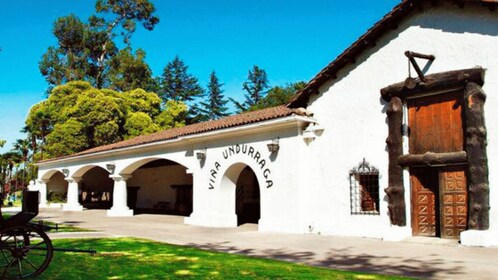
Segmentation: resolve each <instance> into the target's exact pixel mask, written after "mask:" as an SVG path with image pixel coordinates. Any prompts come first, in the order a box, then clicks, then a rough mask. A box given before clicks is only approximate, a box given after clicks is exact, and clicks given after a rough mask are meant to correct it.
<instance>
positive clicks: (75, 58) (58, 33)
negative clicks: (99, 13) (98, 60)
mask: <svg viewBox="0 0 498 280" xmlns="http://www.w3.org/2000/svg"><path fill="white" fill-rule="evenodd" d="M85 28H86V25H85V24H84V23H83V22H82V21H81V20H80V19H79V18H78V17H76V16H75V15H73V14H71V15H69V16H66V17H60V18H58V19H57V20H56V21H55V23H54V27H53V34H54V36H55V37H56V38H57V41H58V46H57V47H53V46H52V47H49V48H48V50H47V52H46V53H45V54H44V55H43V56H42V59H41V61H40V64H39V68H40V72H41V73H42V75H43V76H45V79H46V80H47V82H48V83H49V85H51V86H53V85H60V84H64V83H67V82H68V81H73V80H81V79H83V78H85V77H86V75H87V74H88V71H89V70H88V64H87V53H86V48H85V41H84V40H85V39H84V38H85V36H86V34H85Z"/></svg>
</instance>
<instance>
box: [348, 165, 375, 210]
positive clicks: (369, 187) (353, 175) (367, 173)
mask: <svg viewBox="0 0 498 280" xmlns="http://www.w3.org/2000/svg"><path fill="white" fill-rule="evenodd" d="M349 185H350V199H351V214H353V215H379V171H378V170H377V168H375V167H373V166H370V165H369V163H368V162H367V161H365V159H363V161H362V162H361V163H360V164H359V165H358V166H357V167H354V168H353V169H351V170H350V171H349Z"/></svg>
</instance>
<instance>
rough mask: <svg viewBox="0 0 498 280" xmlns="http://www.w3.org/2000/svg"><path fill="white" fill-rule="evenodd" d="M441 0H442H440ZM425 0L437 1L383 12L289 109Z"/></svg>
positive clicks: (490, 3) (417, 0)
mask: <svg viewBox="0 0 498 280" xmlns="http://www.w3.org/2000/svg"><path fill="white" fill-rule="evenodd" d="M440 1H443V0H440ZM446 1H447V2H451V3H456V4H458V5H460V6H463V5H464V4H465V3H466V2H475V3H480V4H481V5H483V6H487V7H488V8H489V9H495V8H496V5H497V4H498V3H497V2H498V0H446ZM425 2H434V3H437V2H438V1H437V0H403V1H402V2H401V3H400V4H398V5H397V6H395V7H394V8H393V9H392V10H391V12H389V13H388V14H387V15H385V16H384V17H383V18H382V19H381V20H380V21H378V22H377V23H376V24H374V26H372V27H371V28H370V29H368V30H367V32H366V33H365V34H363V35H362V36H361V37H360V38H359V39H358V40H356V41H355V42H354V43H353V44H352V45H351V46H350V47H349V48H347V49H346V50H344V52H342V54H340V55H339V56H338V57H337V58H336V59H335V60H334V61H332V62H330V63H329V64H328V65H327V66H326V67H325V68H323V69H322V70H321V71H320V72H319V73H318V74H317V75H316V76H315V77H314V78H313V79H311V80H310V81H309V82H308V84H307V85H306V87H305V88H304V89H302V90H301V91H300V92H298V93H296V95H295V96H294V98H292V100H291V101H290V102H289V104H287V106H288V107H290V108H298V107H304V108H306V107H307V104H308V102H309V98H310V96H311V95H312V94H317V93H318V88H319V87H320V86H322V85H323V84H324V83H325V82H327V81H328V80H330V79H336V78H337V73H338V72H339V71H340V70H342V69H343V68H344V67H345V66H347V65H348V64H350V63H355V62H356V60H355V59H356V57H358V56H359V55H361V54H362V53H363V51H365V50H366V49H368V48H370V47H374V46H375V42H376V41H377V40H378V39H379V38H380V37H382V36H383V35H384V34H385V33H386V32H388V31H389V30H393V29H395V28H397V27H398V25H399V23H400V22H401V21H402V20H404V19H405V18H406V17H407V16H408V15H410V14H411V13H412V12H417V11H421V10H422V9H420V7H421V6H422V5H423V4H424V3H425Z"/></svg>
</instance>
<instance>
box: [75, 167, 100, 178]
mask: <svg viewBox="0 0 498 280" xmlns="http://www.w3.org/2000/svg"><path fill="white" fill-rule="evenodd" d="M94 167H99V168H101V169H104V170H105V171H107V172H109V171H108V170H107V169H106V168H105V167H102V166H100V165H97V164H89V165H85V166H82V167H80V168H78V169H77V170H76V171H75V172H74V173H73V174H70V176H71V177H75V178H78V177H79V178H81V177H83V175H85V173H87V172H88V171H90V170H91V169H93V168H94Z"/></svg>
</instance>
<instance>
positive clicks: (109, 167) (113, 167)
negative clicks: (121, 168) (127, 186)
mask: <svg viewBox="0 0 498 280" xmlns="http://www.w3.org/2000/svg"><path fill="white" fill-rule="evenodd" d="M105 168H106V169H107V171H109V174H111V175H112V174H114V170H116V165H115V164H114V163H113V162H111V163H108V164H106V165H105Z"/></svg>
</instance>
